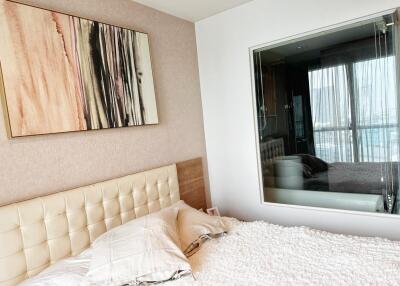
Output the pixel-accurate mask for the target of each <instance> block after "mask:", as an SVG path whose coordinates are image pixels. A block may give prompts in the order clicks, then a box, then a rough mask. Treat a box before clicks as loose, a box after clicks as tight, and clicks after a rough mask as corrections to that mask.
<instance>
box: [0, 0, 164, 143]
mask: <svg viewBox="0 0 400 286" xmlns="http://www.w3.org/2000/svg"><path fill="white" fill-rule="evenodd" d="M0 35H1V39H2V40H1V45H0V64H1V67H0V71H1V72H0V94H1V95H2V97H3V103H4V107H5V108H4V114H5V117H6V122H7V125H8V129H9V130H8V131H9V136H10V137H20V136H28V135H38V134H49V133H59V132H71V131H83V130H95V129H106V128H118V127H127V126H137V125H147V124H157V123H158V115H157V106H156V98H155V91H154V83H153V73H152V68H151V60H150V48H149V40H148V35H147V34H145V33H140V32H136V31H133V30H129V29H124V28H120V27H116V26H112V25H108V24H103V23H99V22H96V21H92V20H87V19H83V18H79V17H75V16H70V15H65V14H61V13H57V12H53V11H49V10H44V9H40V8H36V7H31V6H28V5H24V4H18V3H15V2H12V1H8V0H0Z"/></svg>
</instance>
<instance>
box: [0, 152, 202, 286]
mask: <svg viewBox="0 0 400 286" xmlns="http://www.w3.org/2000/svg"><path fill="white" fill-rule="evenodd" d="M200 163H201V160H200ZM179 199H180V194H179V183H178V174H177V167H176V165H175V164H174V165H170V166H166V167H162V168H158V169H154V170H150V171H146V172H142V173H138V174H134V175H130V176H126V177H122V178H119V179H114V180H110V181H105V182H102V183H98V184H94V185H90V186H86V187H82V188H78V189H74V190H70V191H65V192H61V193H57V194H54V195H50V196H46V197H40V198H36V199H33V200H30V201H25V202H21V203H16V204H12V205H8V206H4V207H0V286H14V285H16V284H18V283H19V282H21V281H23V280H25V279H27V278H29V277H32V276H34V275H36V274H37V273H39V272H40V271H42V270H43V269H44V268H46V267H48V266H49V265H51V264H53V263H55V262H57V261H59V260H60V259H63V258H66V257H69V256H74V255H77V254H79V253H80V252H82V251H83V250H85V249H86V248H88V247H89V246H90V245H91V243H92V242H93V241H94V240H95V239H96V238H97V237H98V236H99V235H101V234H102V233H104V232H106V231H107V230H109V229H111V228H113V227H115V226H118V225H121V224H123V223H126V222H127V221H130V220H132V219H134V218H137V217H140V216H144V215H146V214H149V213H152V212H156V211H158V210H160V209H162V208H165V207H168V206H170V205H171V204H172V203H175V202H177V201H179Z"/></svg>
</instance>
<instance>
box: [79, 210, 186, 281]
mask: <svg viewBox="0 0 400 286" xmlns="http://www.w3.org/2000/svg"><path fill="white" fill-rule="evenodd" d="M177 214H178V209H177V208H175V207H171V208H167V209H164V210H161V211H160V212H158V213H154V214H150V215H148V216H145V217H141V218H139V219H135V220H133V221H131V222H128V223H126V224H125V225H121V226H119V227H117V228H115V229H113V230H111V231H109V232H106V233H104V234H103V235H102V236H100V237H99V238H98V239H97V240H96V241H95V242H94V243H93V246H92V247H93V253H92V260H91V263H90V269H89V272H88V273H87V275H86V282H88V283H91V284H96V285H99V284H100V285H103V284H104V285H109V286H111V285H118V286H120V285H123V284H125V283H133V282H136V283H139V282H143V283H146V282H147V283H148V282H150V283H157V282H162V281H167V280H174V279H178V278H179V277H181V276H183V275H186V274H190V273H191V267H190V265H189V262H188V260H187V259H186V257H185V255H184V254H183V253H182V251H181V250H180V249H179V244H180V241H179V236H178V234H177V227H176V220H177Z"/></svg>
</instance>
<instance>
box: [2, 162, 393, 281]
mask: <svg viewBox="0 0 400 286" xmlns="http://www.w3.org/2000/svg"><path fill="white" fill-rule="evenodd" d="M182 198H183V199H184V200H186V201H188V202H189V201H191V202H190V204H191V205H192V206H193V207H196V208H198V207H205V200H204V181H203V178H202V172H201V163H200V164H199V161H189V162H186V163H184V164H183V165H182V164H178V165H175V164H173V165H169V166H166V167H162V168H157V169H154V170H150V171H146V172H143V173H139V174H134V175H130V176H126V177H123V178H119V179H115V180H111V181H106V182H102V183H98V184H95V185H91V186H87V187H82V188H78V189H75V190H71V191H66V192H62V193H59V194H55V195H51V196H48V197H41V198H37V199H34V200H31V201H27V202H22V203H17V204H13V205H10V206H4V207H0V285H1V286H14V285H17V284H18V283H21V282H22V283H23V284H22V285H23V286H25V285H27V284H26V283H28V282H29V280H26V279H28V278H31V277H41V276H45V275H46V273H48V272H52V273H53V275H54V274H56V275H57V277H58V278H59V281H60V284H57V285H60V286H66V285H71V286H72V285H74V286H75V285H79V284H80V283H79V281H80V279H83V277H84V276H85V275H86V273H87V271H88V267H89V264H90V260H91V257H92V255H93V252H92V248H91V247H90V246H91V244H92V243H93V241H95V240H96V238H97V237H99V236H100V235H101V234H103V233H105V232H106V231H112V230H113V229H114V228H115V227H116V226H119V225H121V224H125V223H126V224H128V222H132V221H135V220H136V218H139V219H140V217H144V216H146V215H148V214H149V213H157V212H159V211H161V210H163V209H167V208H168V207H169V206H171V205H172V204H174V203H175V202H177V201H179V199H182ZM139 219H138V220H139ZM223 222H224V224H225V225H226V226H227V229H228V233H227V234H226V235H225V236H221V237H219V238H215V239H212V240H209V241H207V242H206V243H204V244H203V245H202V247H201V248H200V250H199V251H198V252H197V253H196V254H194V255H193V256H191V257H190V258H189V261H190V264H191V267H192V271H193V275H192V276H185V277H183V278H181V279H178V280H176V281H171V282H167V283H165V285H217V286H218V285H400V271H399V268H400V255H399V253H400V243H399V242H395V241H389V240H386V239H381V238H362V237H355V236H344V235H337V234H331V233H327V232H322V231H317V230H312V229H309V228H306V227H282V226H277V225H272V224H269V223H266V222H261V221H259V222H257V221H256V222H241V221H238V220H237V219H234V218H223ZM24 280H25V282H24ZM44 281H45V280H42V282H43V283H41V284H40V286H47V285H49V286H50V285H51V286H56V284H54V283H52V284H46V283H45V282H44ZM28 285H29V284H28ZM82 285H83V284H82Z"/></svg>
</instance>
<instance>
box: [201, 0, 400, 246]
mask: <svg viewBox="0 0 400 286" xmlns="http://www.w3.org/2000/svg"><path fill="white" fill-rule="evenodd" d="M398 6H400V1H399V0H352V1H349V0H335V1H331V0H302V1H293V0H279V1H276V0H254V1H252V2H250V3H248V4H244V5H242V6H239V7H237V8H234V9H231V10H228V11H225V12H223V13H220V14H218V15H215V16H213V17H210V18H207V19H205V20H202V21H200V22H197V23H196V36H197V46H198V57H199V68H200V81H201V92H202V102H203V117H204V123H205V135H206V147H207V157H208V168H209V176H210V184H211V195H212V202H213V204H214V205H216V206H218V207H219V208H220V210H221V211H222V212H223V213H224V214H227V215H232V216H236V217H239V218H243V219H247V220H253V219H265V220H267V221H269V222H273V223H279V224H284V225H308V226H311V227H315V228H318V229H324V230H328V231H332V232H340V233H346V234H358V235H372V236H375V235H376V236H384V237H388V238H395V239H400V217H396V216H389V215H386V216H385V215H384V216H377V215H375V214H372V215H370V214H364V213H351V212H350V213H346V212H342V211H334V210H323V209H307V208H298V207H285V206H272V205H265V204H262V203H261V199H260V191H259V184H258V174H257V172H258V170H257V152H256V145H255V137H256V136H255V128H254V120H253V105H252V104H253V103H252V90H251V71H250V60H249V48H250V47H253V46H256V45H260V44H263V43H266V42H270V41H274V40H278V39H281V38H285V37H289V36H293V35H296V34H299V33H304V32H308V31H311V30H314V29H319V28H323V27H326V26H330V25H334V24H338V23H340V22H343V21H348V20H352V19H354V18H358V17H363V16H366V15H369V14H373V13H376V12H380V11H382V10H386V9H390V8H395V7H398Z"/></svg>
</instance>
